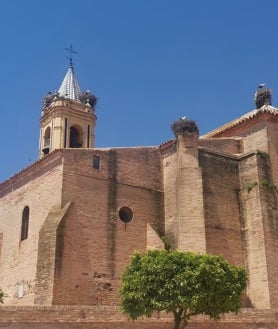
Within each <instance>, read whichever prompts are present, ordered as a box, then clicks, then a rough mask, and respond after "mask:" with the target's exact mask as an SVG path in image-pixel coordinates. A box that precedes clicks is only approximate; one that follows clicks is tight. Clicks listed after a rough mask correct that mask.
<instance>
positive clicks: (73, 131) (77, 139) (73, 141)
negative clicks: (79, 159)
mask: <svg viewBox="0 0 278 329" xmlns="http://www.w3.org/2000/svg"><path fill="white" fill-rule="evenodd" d="M82 142H83V141H82V133H81V129H79V128H78V127H71V128H70V147H71V148H79V147H82Z"/></svg>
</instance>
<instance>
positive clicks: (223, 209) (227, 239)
mask: <svg viewBox="0 0 278 329" xmlns="http://www.w3.org/2000/svg"><path fill="white" fill-rule="evenodd" d="M199 161H200V166H201V168H202V173H203V193H204V213H205V226H206V245H207V252H208V253H212V254H221V255H223V256H224V257H225V258H226V259H227V260H228V261H229V262H231V263H233V264H237V265H244V253H243V243H242V239H241V222H240V213H239V211H240V209H239V196H238V192H239V178H238V163H237V161H236V160H235V159H233V158H229V157H227V156H225V155H221V154H215V153H212V152H209V151H204V150H203V151H200V152H199Z"/></svg>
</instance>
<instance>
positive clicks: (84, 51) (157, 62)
mask: <svg viewBox="0 0 278 329" xmlns="http://www.w3.org/2000/svg"><path fill="white" fill-rule="evenodd" d="M277 19H278V1H277V0H261V1H257V0H233V1H232V0H230V1H229V0H191V1H189V0H171V1H170V0H78V1H72V0H68V1H64V0H55V1H54V0H41V1H40V0H24V1H23V0H2V1H1V4H0V31H1V32H0V33H1V53H0V58H1V75H0V81H1V84H0V85H1V88H0V111H1V129H0V140H1V165H0V181H3V180H5V179H6V178H8V177H9V176H11V175H13V174H14V173H16V172H17V171H19V170H20V169H22V168H24V167H25V166H27V165H28V164H29V163H31V162H33V161H35V160H36V159H37V157H38V140H39V118H40V112H41V104H42V103H41V102H42V97H43V96H44V95H45V94H46V93H47V92H48V91H49V90H51V91H54V90H56V89H58V87H59V86H60V84H61V82H62V80H63V78H64V75H65V74H66V71H67V69H68V60H67V58H66V57H67V54H66V52H65V50H64V48H65V47H69V46H70V44H71V43H72V44H73V47H74V48H75V50H76V51H77V52H78V55H77V56H75V57H74V68H75V73H76V76H77V79H78V81H79V84H80V87H81V89H82V90H86V89H90V91H91V92H93V93H94V94H95V95H96V96H97V97H98V100H99V101H98V106H97V109H96V110H97V117H98V120H97V128H96V131H95V135H96V146H97V147H109V146H145V145H159V144H160V143H162V142H164V141H166V140H168V139H171V138H172V132H171V130H170V125H171V123H172V122H173V121H174V120H176V119H177V118H179V117H180V116H184V115H185V116H187V117H189V118H192V119H194V120H196V122H197V124H198V126H199V129H200V132H201V134H203V133H206V132H208V131H210V130H212V129H214V128H217V127H218V126H220V125H222V124H224V123H226V122H228V121H230V120H232V119H234V118H236V117H239V116H241V115H243V114H244V113H246V112H248V111H250V110H252V109H254V101H253V95H254V92H255V90H256V88H257V85H258V84H259V83H261V82H265V83H266V84H267V86H268V87H270V88H271V89H272V91H273V105H274V106H275V105H278V100H277V98H278V96H277V95H278V37H277Z"/></svg>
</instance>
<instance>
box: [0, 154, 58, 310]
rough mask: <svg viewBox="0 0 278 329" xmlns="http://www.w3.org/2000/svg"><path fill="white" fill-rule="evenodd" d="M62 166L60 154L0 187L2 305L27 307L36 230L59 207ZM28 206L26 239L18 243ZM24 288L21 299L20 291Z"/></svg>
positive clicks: (32, 280) (33, 271)
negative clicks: (49, 213) (3, 302)
mask: <svg viewBox="0 0 278 329" xmlns="http://www.w3.org/2000/svg"><path fill="white" fill-rule="evenodd" d="M61 182H62V165H61V158H60V157H59V153H58V152H56V153H55V154H53V155H52V156H51V157H46V158H45V159H43V160H40V161H38V162H36V163H35V164H33V165H31V166H29V167H27V168H26V169H25V170H24V171H22V172H21V173H19V174H17V175H15V176H13V177H11V178H10V179H9V180H7V181H5V182H3V183H2V184H1V185H0V190H1V199H0V232H1V233H2V246H1V271H0V275H1V281H0V286H1V288H2V289H3V291H4V292H5V294H6V297H5V305H9V304H13V305H14V304H18V305H30V304H33V302H34V285H35V278H36V264H37V252H38V238H39V234H38V232H39V230H40V228H41V226H42V224H43V222H44V219H45V218H46V217H47V214H48V212H49V211H50V209H52V207H53V206H57V207H59V206H60V204H61V197H62V194H61ZM26 206H28V207H29V209H30V212H29V232H28V238H27V239H26V240H22V241H21V225H22V216H23V209H24V208H25V207H26ZM20 287H21V288H23V290H22V293H23V297H22V298H18V297H19V289H21V288H20Z"/></svg>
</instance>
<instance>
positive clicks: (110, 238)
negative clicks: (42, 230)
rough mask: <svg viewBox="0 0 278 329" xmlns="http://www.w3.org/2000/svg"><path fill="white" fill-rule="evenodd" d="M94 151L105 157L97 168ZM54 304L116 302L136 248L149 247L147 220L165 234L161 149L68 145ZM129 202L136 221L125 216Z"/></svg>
mask: <svg viewBox="0 0 278 329" xmlns="http://www.w3.org/2000/svg"><path fill="white" fill-rule="evenodd" d="M93 156H98V157H99V159H100V167H99V169H95V168H93ZM69 201H71V202H72V204H71V207H70V209H69V212H68V213H67V214H66V216H65V218H64V219H63V221H62V223H61V224H60V227H59V229H58V243H57V255H56V259H57V262H56V272H55V285H54V299H53V303H54V304H83V305H86V304H89V305H99V304H106V305H114V304H116V303H117V302H118V288H119V283H120V276H121V273H122V270H123V268H124V266H125V265H126V264H127V263H128V262H129V257H130V255H131V254H132V252H133V251H134V250H140V251H144V250H145V249H146V246H147V224H148V223H149V224H150V225H151V227H152V228H153V229H154V230H155V231H156V232H157V233H159V234H163V230H164V226H163V222H164V221H163V218H164V213H163V193H162V182H161V163H160V157H159V151H158V149H157V148H142V149H141V148H132V149H129V148H127V149H107V150H97V149H96V150H87V151H85V150H82V151H80V150H64V179H63V204H65V203H67V202H69ZM121 207H129V208H130V209H132V211H133V214H134V218H133V220H132V221H131V222H130V223H126V224H125V223H124V222H122V221H121V220H120V219H119V214H118V212H119V209H120V208H121Z"/></svg>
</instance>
